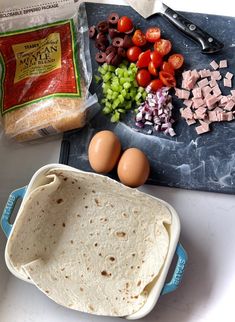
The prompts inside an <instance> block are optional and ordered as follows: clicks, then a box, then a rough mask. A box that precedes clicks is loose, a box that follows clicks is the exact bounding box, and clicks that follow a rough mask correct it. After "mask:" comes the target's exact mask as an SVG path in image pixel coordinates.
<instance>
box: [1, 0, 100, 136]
mask: <svg viewBox="0 0 235 322" xmlns="http://www.w3.org/2000/svg"><path fill="white" fill-rule="evenodd" d="M78 8H79V2H78V3H73V2H72V1H58V2H53V4H51V5H49V4H47V5H43V4H42V5H37V6H34V7H27V8H20V9H19V8H18V9H15V10H12V11H5V13H3V12H1V13H0V16H1V18H0V19H1V23H0V65H1V66H0V81H1V92H0V98H1V100H0V106H1V115H2V118H1V122H2V125H3V128H4V132H5V134H6V135H7V137H10V138H15V139H16V140H18V141H27V140H32V139H37V138H40V137H44V136H48V135H51V134H56V133H60V132H64V131H67V130H71V129H75V128H81V127H83V126H84V125H85V124H86V121H87V112H88V108H89V107H90V108H91V109H92V107H93V105H94V104H95V103H96V102H97V98H96V96H91V95H90V94H89V92H88V88H89V85H90V82H91V77H92V74H91V62H90V53H89V47H88V37H87V19H86V12H85V7H84V4H81V5H80V8H79V10H78ZM92 114H93V115H94V111H93V112H92Z"/></svg>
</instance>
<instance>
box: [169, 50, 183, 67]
mask: <svg viewBox="0 0 235 322" xmlns="http://www.w3.org/2000/svg"><path fill="white" fill-rule="evenodd" d="M168 62H169V63H170V64H171V66H172V67H173V68H174V69H179V68H180V67H181V66H182V65H183V63H184V57H183V56H182V55H181V54H174V55H171V56H170V57H169V58H168Z"/></svg>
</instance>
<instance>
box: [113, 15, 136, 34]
mask: <svg viewBox="0 0 235 322" xmlns="http://www.w3.org/2000/svg"><path fill="white" fill-rule="evenodd" d="M133 27H134V25H133V22H132V20H131V19H130V18H129V17H127V16H123V17H121V18H120V19H119V20H118V24H117V30H118V31H120V32H128V31H130V30H131V29H132V28H133Z"/></svg>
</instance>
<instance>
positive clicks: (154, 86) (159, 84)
mask: <svg viewBox="0 0 235 322" xmlns="http://www.w3.org/2000/svg"><path fill="white" fill-rule="evenodd" d="M149 86H150V88H151V90H152V91H153V92H156V91H157V90H159V89H160V88H162V86H163V82H162V81H161V80H160V79H154V80H152V82H151V83H150V84H149Z"/></svg>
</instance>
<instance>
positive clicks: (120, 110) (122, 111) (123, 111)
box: [118, 108, 126, 114]
mask: <svg viewBox="0 0 235 322" xmlns="http://www.w3.org/2000/svg"><path fill="white" fill-rule="evenodd" d="M118 112H119V113H122V114H125V113H126V111H125V110H123V109H122V108H119V109H118Z"/></svg>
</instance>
